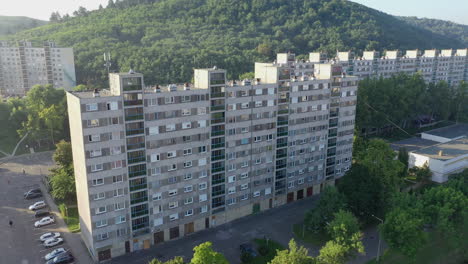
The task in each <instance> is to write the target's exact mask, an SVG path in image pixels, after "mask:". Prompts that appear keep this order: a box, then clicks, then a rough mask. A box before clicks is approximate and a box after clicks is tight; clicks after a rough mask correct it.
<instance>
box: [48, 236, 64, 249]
mask: <svg viewBox="0 0 468 264" xmlns="http://www.w3.org/2000/svg"><path fill="white" fill-rule="evenodd" d="M62 243H63V238H61V237H54V238H50V239H47V240H46V241H44V247H46V248H50V247H55V246H57V245H60V244H62Z"/></svg>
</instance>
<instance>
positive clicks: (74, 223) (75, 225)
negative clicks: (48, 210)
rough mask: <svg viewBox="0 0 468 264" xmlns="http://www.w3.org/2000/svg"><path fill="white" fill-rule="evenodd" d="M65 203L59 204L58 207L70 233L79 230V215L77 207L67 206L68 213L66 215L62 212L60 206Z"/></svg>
mask: <svg viewBox="0 0 468 264" xmlns="http://www.w3.org/2000/svg"><path fill="white" fill-rule="evenodd" d="M64 205H65V204H64V203H62V204H59V209H60V211H61V214H62V217H63V220H64V221H65V223H66V224H67V226H68V229H69V230H70V232H72V233H76V232H80V220H79V215H78V208H77V207H70V206H69V207H68V210H67V211H66V212H67V213H68V215H67V216H65V215H64V213H62V209H61V207H62V206H64Z"/></svg>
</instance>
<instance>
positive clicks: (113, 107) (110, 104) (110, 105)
mask: <svg viewBox="0 0 468 264" xmlns="http://www.w3.org/2000/svg"><path fill="white" fill-rule="evenodd" d="M117 109H119V106H118V104H117V102H108V103H107V110H117Z"/></svg>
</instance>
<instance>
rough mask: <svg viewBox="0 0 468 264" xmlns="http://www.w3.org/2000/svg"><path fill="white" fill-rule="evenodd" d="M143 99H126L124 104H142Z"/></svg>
mask: <svg viewBox="0 0 468 264" xmlns="http://www.w3.org/2000/svg"><path fill="white" fill-rule="evenodd" d="M142 104H143V100H126V101H124V106H133V105H142Z"/></svg>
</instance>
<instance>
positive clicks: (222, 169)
mask: <svg viewBox="0 0 468 264" xmlns="http://www.w3.org/2000/svg"><path fill="white" fill-rule="evenodd" d="M220 171H224V167H219V168H214V169H211V173H216V172H220Z"/></svg>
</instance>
